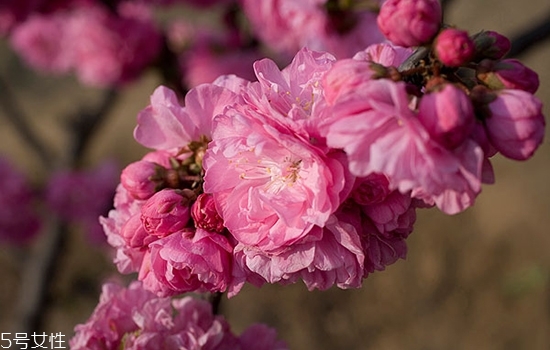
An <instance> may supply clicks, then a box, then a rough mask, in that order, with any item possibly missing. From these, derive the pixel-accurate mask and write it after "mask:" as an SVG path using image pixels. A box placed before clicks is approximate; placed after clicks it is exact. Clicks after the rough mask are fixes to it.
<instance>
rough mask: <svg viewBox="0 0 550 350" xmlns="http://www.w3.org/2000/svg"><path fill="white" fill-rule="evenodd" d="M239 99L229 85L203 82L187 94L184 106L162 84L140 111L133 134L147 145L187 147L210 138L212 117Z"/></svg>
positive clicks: (152, 146) (158, 147)
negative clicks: (193, 142) (203, 138)
mask: <svg viewBox="0 0 550 350" xmlns="http://www.w3.org/2000/svg"><path fill="white" fill-rule="evenodd" d="M236 99H237V95H236V94H235V93H234V92H232V91H231V90H229V89H227V88H224V87H222V86H217V85H215V84H208V85H201V86H198V87H196V88H194V89H191V90H190V91H189V93H187V95H186V96H185V107H184V106H182V105H181V104H180V103H179V101H178V98H177V96H176V94H175V93H174V92H173V91H172V90H170V89H168V88H167V87H164V86H159V87H158V88H156V89H155V91H154V92H153V94H152V95H151V104H150V105H149V106H147V107H146V108H145V109H143V110H142V111H141V112H140V113H139V114H138V125H137V126H136V128H135V130H134V137H135V139H136V140H137V141H138V142H139V143H141V144H142V145H144V146H146V147H150V148H154V149H165V150H168V149H172V148H181V147H184V146H187V145H188V144H189V143H190V142H191V141H199V140H200V139H201V137H202V136H206V137H207V138H210V137H211V133H212V131H211V129H212V119H213V118H214V116H216V115H217V114H219V113H221V112H222V111H223V109H224V108H225V106H226V105H229V104H231V103H233V102H234V101H235V100H236Z"/></svg>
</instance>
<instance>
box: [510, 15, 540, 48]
mask: <svg viewBox="0 0 550 350" xmlns="http://www.w3.org/2000/svg"><path fill="white" fill-rule="evenodd" d="M548 38H550V13H548V14H547V16H546V17H545V18H543V19H542V20H541V21H540V22H538V23H535V25H534V26H532V27H531V28H529V29H527V30H525V31H524V32H522V33H520V34H518V35H517V36H515V37H514V38H513V39H512V40H511V41H512V48H511V49H510V52H508V56H509V57H517V56H519V55H522V54H524V53H525V52H527V51H528V50H530V49H532V48H533V47H534V46H535V45H536V44H539V43H540V42H542V41H544V40H547V39H548Z"/></svg>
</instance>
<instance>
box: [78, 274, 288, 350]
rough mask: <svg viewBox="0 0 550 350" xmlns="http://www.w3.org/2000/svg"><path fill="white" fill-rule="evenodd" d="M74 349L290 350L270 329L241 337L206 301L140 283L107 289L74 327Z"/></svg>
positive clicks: (261, 328) (259, 328) (106, 286)
mask: <svg viewBox="0 0 550 350" xmlns="http://www.w3.org/2000/svg"><path fill="white" fill-rule="evenodd" d="M69 344H70V347H71V349H74V350H81V349H86V350H89V349H91V350H99V349H128V350H129V349H134V350H139V349H166V350H176V349H202V350H222V349H226V350H247V349H258V350H285V349H287V347H286V345H285V344H284V342H282V341H280V340H277V335H276V332H275V331H274V330H273V329H271V328H269V327H267V326H264V325H252V326H251V327H250V328H248V329H246V330H245V331H244V333H243V335H242V336H241V338H238V337H237V336H236V335H234V334H233V333H232V331H231V328H230V326H229V324H228V323H227V321H226V320H225V319H224V318H223V317H222V316H216V315H214V314H213V313H212V307H211V305H210V304H209V303H208V302H207V301H204V300H200V299H195V298H192V297H190V296H187V297H183V298H175V299H170V298H159V297H157V296H155V295H154V294H153V293H151V292H148V291H146V290H144V289H143V287H142V285H141V283H139V282H133V283H131V284H130V286H129V287H128V288H123V287H121V286H119V285H117V284H115V283H106V284H104V285H103V288H102V293H101V297H100V302H99V304H98V305H97V306H96V308H95V310H94V311H93V313H92V315H91V316H90V318H89V319H88V320H87V321H86V323H84V324H79V325H77V326H76V327H75V335H74V337H73V338H72V339H71V340H70V342H69ZM256 344H257V345H258V346H259V347H251V346H253V345H256Z"/></svg>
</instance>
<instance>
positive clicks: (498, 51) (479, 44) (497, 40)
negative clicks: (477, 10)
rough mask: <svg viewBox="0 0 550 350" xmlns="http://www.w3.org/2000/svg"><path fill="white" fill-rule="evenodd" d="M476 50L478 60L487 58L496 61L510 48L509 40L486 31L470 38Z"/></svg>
mask: <svg viewBox="0 0 550 350" xmlns="http://www.w3.org/2000/svg"><path fill="white" fill-rule="evenodd" d="M472 40H473V41H474V45H475V48H476V55H475V56H476V58H477V59H478V60H481V59H484V58H489V59H493V60H498V59H501V58H502V57H504V55H506V54H507V53H508V51H510V47H511V46H512V44H511V42H510V39H508V38H507V37H505V36H504V35H502V34H499V33H497V32H494V31H491V30H487V31H485V30H484V31H481V32H479V33H477V34H475V35H473V36H472Z"/></svg>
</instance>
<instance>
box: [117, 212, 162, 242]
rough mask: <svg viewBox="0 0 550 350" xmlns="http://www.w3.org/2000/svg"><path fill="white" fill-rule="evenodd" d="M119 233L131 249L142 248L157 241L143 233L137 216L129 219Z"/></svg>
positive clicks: (145, 232)
mask: <svg viewBox="0 0 550 350" xmlns="http://www.w3.org/2000/svg"><path fill="white" fill-rule="evenodd" d="M120 233H121V235H122V237H123V238H124V241H125V242H126V244H127V245H128V246H129V247H131V248H142V247H145V246H147V245H149V243H151V242H154V241H155V240H157V237H155V236H151V235H150V234H149V233H148V232H147V231H145V229H144V228H143V225H142V224H141V216H140V215H139V214H136V215H134V216H132V217H130V219H128V221H126V223H125V224H124V226H122V229H121V232H120Z"/></svg>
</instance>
